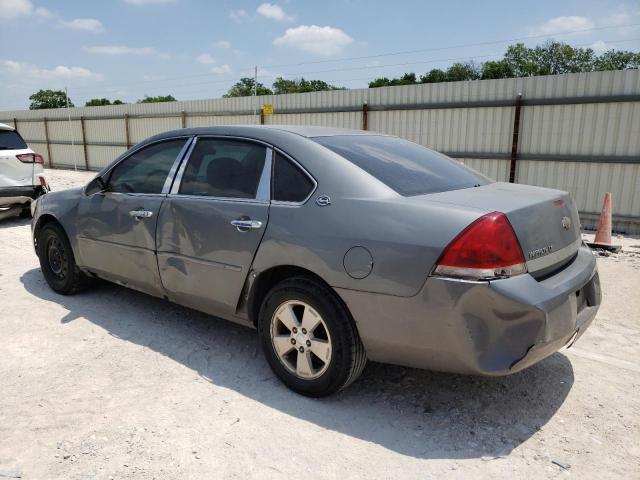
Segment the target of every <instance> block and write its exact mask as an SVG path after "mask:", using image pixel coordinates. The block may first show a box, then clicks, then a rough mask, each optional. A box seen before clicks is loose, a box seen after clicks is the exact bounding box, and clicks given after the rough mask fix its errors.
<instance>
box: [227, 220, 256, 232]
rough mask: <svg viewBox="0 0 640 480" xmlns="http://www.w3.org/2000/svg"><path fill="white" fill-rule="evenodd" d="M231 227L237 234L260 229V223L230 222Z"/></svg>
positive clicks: (247, 221)
mask: <svg viewBox="0 0 640 480" xmlns="http://www.w3.org/2000/svg"><path fill="white" fill-rule="evenodd" d="M231 225H233V226H234V227H236V229H237V230H238V231H239V232H248V231H249V230H256V229H258V228H260V227H262V222H259V221H258V220H231Z"/></svg>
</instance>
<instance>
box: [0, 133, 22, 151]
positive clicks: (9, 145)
mask: <svg viewBox="0 0 640 480" xmlns="http://www.w3.org/2000/svg"><path fill="white" fill-rule="evenodd" d="M23 148H28V147H27V144H26V143H24V140H22V137H20V135H18V134H17V133H16V132H14V131H13V130H0V150H22V149H23Z"/></svg>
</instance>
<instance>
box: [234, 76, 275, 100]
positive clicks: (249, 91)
mask: <svg viewBox="0 0 640 480" xmlns="http://www.w3.org/2000/svg"><path fill="white" fill-rule="evenodd" d="M254 85H255V80H254V79H253V78H249V77H243V78H241V79H240V81H238V82H237V83H236V84H235V85H233V86H232V87H231V88H230V89H229V90H228V91H227V93H225V94H224V95H223V97H224V98H231V97H250V96H251V95H253V86H254ZM256 93H257V95H273V92H272V91H271V90H270V89H269V88H267V87H265V86H264V85H263V84H262V83H260V82H258V88H257V92H256Z"/></svg>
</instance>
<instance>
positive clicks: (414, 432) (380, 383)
mask: <svg viewBox="0 0 640 480" xmlns="http://www.w3.org/2000/svg"><path fill="white" fill-rule="evenodd" d="M21 281H22V283H23V285H24V287H25V288H26V290H27V291H28V292H30V293H31V294H33V295H35V296H36V297H39V298H40V299H43V300H47V301H53V302H56V303H59V304H62V305H63V306H64V307H65V308H66V309H68V311H69V312H68V313H67V315H66V316H65V317H64V318H63V319H62V322H63V323H67V322H73V321H74V320H76V319H78V318H85V319H87V320H88V321H90V322H93V323H94V324H95V325H98V326H100V327H101V328H104V329H105V330H106V331H108V332H109V333H110V334H111V335H113V336H114V337H116V338H118V339H121V340H122V341H128V342H133V343H135V344H138V345H141V346H145V347H147V348H149V349H152V350H154V351H156V352H158V353H160V354H162V355H166V356H167V357H169V358H171V359H173V360H174V361H176V362H180V363H181V364H183V365H184V366H186V367H188V368H190V369H192V370H194V371H195V372H197V373H198V374H199V375H200V376H201V377H202V378H204V379H206V380H207V381H209V382H211V384H213V385H217V386H222V387H224V388H229V389H233V390H235V391H237V392H238V393H240V394H242V395H245V396H248V397H250V398H252V399H254V400H256V401H259V402H261V403H263V404H265V405H268V406H269V407H272V408H275V409H278V410H279V411H281V412H283V413H285V414H287V415H292V416H294V417H297V418H300V419H303V420H305V421H307V422H311V423H313V424H315V425H317V426H319V427H321V428H326V429H330V430H334V431H336V432H340V433H342V434H345V435H350V436H353V437H356V438H359V439H362V440H365V441H368V442H373V443H376V444H379V445H381V446H383V447H385V448H388V449H391V450H394V451H397V452H399V453H401V454H404V455H409V456H412V457H418V458H453V459H462V458H480V457H484V458H493V457H499V456H503V455H507V454H509V453H510V452H511V450H513V449H514V448H515V447H517V446H518V445H520V444H521V443H522V442H524V441H525V440H527V439H528V438H529V437H531V436H532V435H533V434H534V433H536V432H537V431H538V430H539V429H540V428H541V427H542V426H543V425H544V424H545V423H546V422H547V421H549V419H550V418H551V417H552V416H553V415H554V413H555V412H556V411H557V410H558V408H559V407H560V406H561V405H562V403H563V402H564V400H565V398H566V396H567V394H568V392H569V390H570V389H571V386H572V384H573V381H574V378H573V369H572V366H571V363H570V362H569V360H568V359H567V358H566V357H565V356H564V355H562V354H555V355H553V356H551V357H549V358H548V359H547V360H545V361H543V362H541V363H539V364H537V365H534V366H533V367H531V368H529V369H527V370H525V371H523V372H520V373H517V374H515V375H512V376H509V377H500V378H482V377H471V376H462V375H452V374H444V373H434V372H429V371H423V370H416V369H410V368H402V367H396V366H390V365H382V364H377V363H370V364H369V365H368V366H367V368H366V369H365V371H364V373H363V375H362V376H361V377H360V379H359V380H358V381H357V382H355V383H354V384H353V385H351V386H350V387H349V388H348V389H346V390H345V391H343V392H340V393H339V394H337V395H334V396H332V397H329V398H325V399H320V400H314V399H308V398H305V397H302V396H299V395H297V394H295V393H293V392H291V391H289V390H288V389H287V388H286V387H284V386H283V385H282V384H281V383H280V382H279V381H278V380H277V379H276V378H275V376H274V375H273V374H272V373H271V371H270V370H269V367H268V365H267V363H266V361H265V360H264V359H263V356H262V352H261V351H260V348H259V344H258V340H257V336H256V334H255V331H253V330H251V329H248V328H244V327H241V326H237V325H234V324H232V323H230V322H226V321H224V320H220V319H216V318H214V317H211V316H208V315H205V314H201V313H198V312H195V311H193V310H190V309H187V308H183V307H180V306H177V305H173V304H171V303H169V302H166V301H164V300H161V299H157V298H154V297H150V296H148V295H145V294H142V293H138V292H135V291H132V290H128V289H126V288H123V287H120V286H117V285H112V284H108V283H106V282H99V283H98V284H97V285H96V286H95V287H94V288H93V289H90V290H88V291H85V292H82V293H79V294H77V295H75V296H69V297H65V296H61V295H58V294H56V293H54V292H53V291H52V290H51V289H49V287H48V286H47V285H46V283H45V281H44V279H43V277H42V274H41V272H40V271H39V270H38V269H32V270H30V271H28V272H26V273H24V274H23V276H22V277H21ZM125 313H126V317H125V315H124V314H125Z"/></svg>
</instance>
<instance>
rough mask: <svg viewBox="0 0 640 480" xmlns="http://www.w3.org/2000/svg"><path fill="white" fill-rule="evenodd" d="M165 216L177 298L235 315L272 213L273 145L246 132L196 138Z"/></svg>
mask: <svg viewBox="0 0 640 480" xmlns="http://www.w3.org/2000/svg"><path fill="white" fill-rule="evenodd" d="M194 142H195V143H194V145H192V146H191V153H190V154H189V156H188V159H187V160H186V161H185V162H183V164H182V165H181V167H180V171H179V172H178V175H177V177H176V181H175V182H174V185H173V188H172V191H171V194H170V195H169V196H168V197H167V199H166V201H165V202H164V204H163V205H162V209H161V212H160V218H159V224H158V233H157V236H158V240H157V242H158V266H159V269H160V277H161V279H162V284H163V285H164V288H165V290H166V292H167V294H168V296H169V298H170V299H171V300H172V301H174V302H177V303H180V304H182V305H187V306H189V307H192V308H195V309H198V310H202V311H205V312H208V313H211V314H214V315H219V316H222V317H225V318H229V319H233V317H234V314H235V310H236V305H237V303H238V299H239V298H240V294H241V291H242V287H243V285H244V282H245V279H246V276H247V273H248V271H249V268H250V267H251V264H252V262H253V257H254V255H255V252H256V250H257V248H258V245H259V244H260V241H261V239H262V236H263V234H264V231H265V229H266V227H267V221H268V218H269V195H270V190H269V182H270V174H271V156H272V150H271V148H269V147H268V146H266V145H264V144H261V143H258V142H255V141H250V140H245V139H237V138H229V137H227V138H224V137H200V138H197V139H196V140H194Z"/></svg>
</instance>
